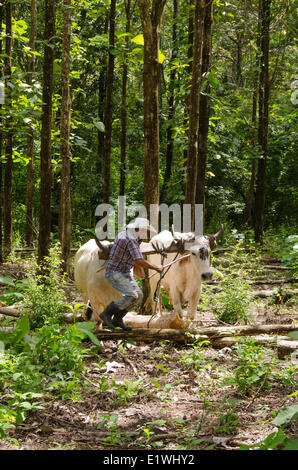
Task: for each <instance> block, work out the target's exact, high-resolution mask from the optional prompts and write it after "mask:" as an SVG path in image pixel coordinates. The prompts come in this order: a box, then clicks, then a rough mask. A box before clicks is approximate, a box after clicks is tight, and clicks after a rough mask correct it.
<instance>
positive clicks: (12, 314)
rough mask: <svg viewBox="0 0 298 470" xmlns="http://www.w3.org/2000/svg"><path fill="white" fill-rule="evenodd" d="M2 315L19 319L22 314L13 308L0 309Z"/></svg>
mask: <svg viewBox="0 0 298 470" xmlns="http://www.w3.org/2000/svg"><path fill="white" fill-rule="evenodd" d="M0 314H2V315H7V316H9V317H19V316H20V314H21V313H20V312H19V310H17V309H16V308H13V307H0Z"/></svg>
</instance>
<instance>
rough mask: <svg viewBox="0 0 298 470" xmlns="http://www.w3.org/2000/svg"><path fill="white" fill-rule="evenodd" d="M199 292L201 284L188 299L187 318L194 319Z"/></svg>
mask: <svg viewBox="0 0 298 470" xmlns="http://www.w3.org/2000/svg"><path fill="white" fill-rule="evenodd" d="M201 292H202V286H200V287H199V289H198V290H197V291H195V292H194V294H193V295H192V296H191V298H190V299H189V305H188V309H187V314H186V317H187V318H188V319H189V320H194V319H195V317H196V313H197V307H198V303H199V300H200V296H201Z"/></svg>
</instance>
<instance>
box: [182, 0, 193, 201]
mask: <svg viewBox="0 0 298 470" xmlns="http://www.w3.org/2000/svg"><path fill="white" fill-rule="evenodd" d="M194 11H195V0H189V12H188V40H187V63H188V67H187V72H188V74H187V75H188V76H187V86H186V93H185V103H184V126H185V136H186V138H187V140H188V122H189V113H190V89H191V73H192V61H193V46H194ZM183 156H184V159H183V165H184V172H185V174H186V171H187V147H186V148H185V149H184V151H183ZM185 191H186V180H185V179H183V184H182V192H183V194H185Z"/></svg>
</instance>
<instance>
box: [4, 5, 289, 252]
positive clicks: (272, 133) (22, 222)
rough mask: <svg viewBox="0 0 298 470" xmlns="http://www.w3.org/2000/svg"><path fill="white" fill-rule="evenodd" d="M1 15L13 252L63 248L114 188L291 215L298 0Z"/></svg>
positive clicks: (7, 228) (148, 197)
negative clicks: (16, 246)
mask: <svg viewBox="0 0 298 470" xmlns="http://www.w3.org/2000/svg"><path fill="white" fill-rule="evenodd" d="M0 24H1V46H0V56H1V83H2V87H1V90H0V91H1V110H0V112H1V114H0V117H1V122H0V130H1V133H0V147H1V165H0V168H1V174H0V176H1V195H2V198H1V243H2V245H3V246H2V247H1V251H2V249H3V251H4V254H6V255H7V254H9V252H10V251H11V249H12V243H13V242H14V243H17V242H18V243H20V244H22V245H24V244H25V243H26V244H27V245H29V246H33V245H37V240H38V239H39V255H40V257H43V256H44V255H46V254H47V253H48V249H49V246H50V240H54V239H57V238H59V239H60V240H61V243H62V248H63V246H64V251H63V253H64V259H65V260H67V258H68V257H69V248H70V243H72V244H75V243H77V242H80V241H82V240H84V239H86V235H87V236H88V231H90V230H91V231H92V230H94V227H95V209H96V207H97V205H98V204H100V203H102V202H109V203H110V204H116V201H117V198H118V196H119V195H125V196H126V198H127V203H128V204H132V203H145V205H148V204H150V203H159V202H164V203H167V204H173V203H178V204H182V203H184V202H187V203H191V204H194V203H202V204H204V209H205V210H204V212H205V227H206V230H209V231H212V230H217V229H218V226H219V224H221V223H224V224H225V225H226V227H227V229H228V230H231V229H237V230H239V231H241V230H245V229H249V228H254V231H255V238H256V240H257V241H261V239H262V234H263V231H264V229H265V230H266V229H268V228H270V227H273V228H274V227H275V228H277V227H278V228H280V226H295V224H296V223H297V210H296V207H297V180H298V165H297V159H296V158H295V157H296V152H295V150H296V148H295V147H296V146H295V144H296V133H295V130H296V127H297V89H298V82H297V80H296V79H297V76H296V75H295V73H296V72H295V64H296V63H297V48H296V46H295V26H294V25H295V8H294V3H293V2H290V1H289V0H282V1H277V0H259V1H257V0H256V1H254V0H248V1H243V0H239V1H233V2H226V1H222V0H214V1H212V0H211V1H205V0H167V1H155V0H152V1H151V2H144V1H142V0H135V1H134V0H125V1H120V0H118V1H116V0H90V1H88V2H87V1H85V0H72V1H71V0H64V1H62V0H61V1H54V0H45V1H41V0H37V1H36V0H32V1H18V0H15V1H9V0H7V1H2V2H1V4H0ZM150 116H153V119H150ZM193 149H195V150H193ZM70 214H71V215H70ZM2 234H3V240H2ZM71 240H72V241H71Z"/></svg>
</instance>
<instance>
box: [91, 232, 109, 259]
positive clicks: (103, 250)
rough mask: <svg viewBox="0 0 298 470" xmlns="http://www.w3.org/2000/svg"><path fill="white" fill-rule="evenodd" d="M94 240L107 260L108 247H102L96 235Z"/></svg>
mask: <svg viewBox="0 0 298 470" xmlns="http://www.w3.org/2000/svg"><path fill="white" fill-rule="evenodd" d="M94 238H95V241H96V245H97V246H98V248H99V249H100V250H101V251H102V252H103V256H104V259H108V257H109V254H110V247H108V246H105V245H103V244H102V243H101V241H100V240H99V239H98V238H97V236H96V234H95V235H94Z"/></svg>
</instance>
